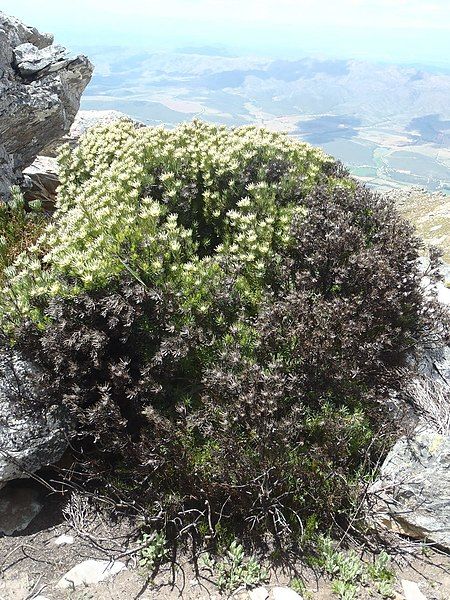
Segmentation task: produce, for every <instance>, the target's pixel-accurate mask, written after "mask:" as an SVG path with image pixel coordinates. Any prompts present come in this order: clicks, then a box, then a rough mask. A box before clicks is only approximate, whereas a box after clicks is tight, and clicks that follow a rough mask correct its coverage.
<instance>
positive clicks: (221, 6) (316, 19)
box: [2, 0, 450, 29]
mask: <svg viewBox="0 0 450 600" xmlns="http://www.w3.org/2000/svg"><path fill="white" fill-rule="evenodd" d="M2 5H3V10H5V11H7V12H12V13H17V14H19V15H22V14H30V15H32V14H37V12H38V11H39V13H40V15H41V20H42V16H43V14H44V15H45V13H48V15H49V17H51V16H52V14H53V15H61V16H62V15H66V16H67V17H68V18H69V17H70V18H73V19H75V20H76V21H83V20H90V19H95V20H98V19H103V20H104V22H106V23H109V22H112V21H115V20H117V19H121V22H122V23H123V24H124V25H125V24H126V25H127V26H130V24H132V23H133V21H134V20H136V19H137V20H138V22H139V21H140V22H142V20H145V21H148V24H149V27H151V25H152V23H153V22H156V21H159V20H161V19H164V20H166V19H168V20H174V21H184V22H185V23H186V27H189V25H190V23H196V24H198V23H215V24H216V25H220V24H223V25H226V24H235V25H240V24H242V25H246V24H248V25H252V24H253V25H265V26H270V25H274V26H275V25H277V26H279V25H291V26H298V27H300V28H302V27H311V26H322V27H323V26H325V27H377V28H386V29H392V28H405V29H407V28H419V29H425V28H431V29H450V2H449V1H448V0H434V1H433V0H432V1H431V2H426V1H425V0H322V1H320V0H147V1H145V0H127V1H126V2H124V1H123V0H65V1H63V2H62V1H61V0H46V1H45V2H42V3H41V2H39V3H37V2H35V0H3V1H2Z"/></svg>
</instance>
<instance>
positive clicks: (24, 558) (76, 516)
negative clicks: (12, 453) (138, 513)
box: [0, 495, 450, 600]
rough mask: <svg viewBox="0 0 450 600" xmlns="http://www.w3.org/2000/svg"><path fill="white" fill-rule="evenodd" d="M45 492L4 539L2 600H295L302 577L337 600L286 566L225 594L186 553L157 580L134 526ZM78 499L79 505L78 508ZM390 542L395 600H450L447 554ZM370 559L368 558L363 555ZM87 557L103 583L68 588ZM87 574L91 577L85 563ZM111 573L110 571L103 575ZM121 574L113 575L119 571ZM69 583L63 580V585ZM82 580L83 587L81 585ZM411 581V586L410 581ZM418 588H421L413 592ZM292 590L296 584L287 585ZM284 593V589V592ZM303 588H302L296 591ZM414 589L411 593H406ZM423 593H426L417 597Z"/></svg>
mask: <svg viewBox="0 0 450 600" xmlns="http://www.w3.org/2000/svg"><path fill="white" fill-rule="evenodd" d="M75 497H76V498H78V499H77V500H75V501H74V500H73V498H72V501H71V502H69V504H68V501H67V498H62V497H60V496H55V495H48V496H47V498H46V500H45V509H44V510H43V511H42V512H41V513H40V515H39V516H38V517H36V519H35V520H34V521H33V522H32V524H31V525H30V526H29V527H28V528H27V529H25V530H24V531H22V532H20V533H17V534H15V535H13V536H5V537H3V538H0V557H1V558H0V599H1V600H31V599H33V598H34V599H36V600H43V599H44V598H47V599H48V600H63V599H69V598H70V599H73V600H100V599H105V600H106V599H108V600H113V599H114V600H125V599H138V598H142V599H147V600H150V599H151V600H156V599H161V598H167V599H168V600H172V599H175V598H180V597H182V598H184V599H186V600H194V599H195V600H197V599H203V598H204V599H210V600H213V599H214V598H215V599H216V600H219V599H222V598H229V597H233V598H239V599H244V598H248V599H249V600H250V599H251V600H267V599H273V600H295V599H297V600H298V597H299V596H298V595H297V596H296V595H294V591H293V590H292V587H295V585H293V583H292V581H293V578H294V577H297V578H301V579H302V580H303V581H304V583H305V587H306V591H304V590H302V591H301V594H302V596H300V597H303V598H304V600H308V598H310V599H314V600H316V599H317V600H331V599H333V598H338V596H336V595H335V594H333V593H332V591H331V582H330V580H329V578H327V577H326V576H324V575H323V574H321V573H320V571H319V570H313V569H311V568H308V567H305V566H304V565H302V564H301V562H298V563H297V564H294V563H293V562H291V563H290V565H289V568H286V567H285V568H283V567H281V566H278V567H273V566H272V567H271V568H270V580H269V581H268V582H267V583H265V584H264V585H263V586H261V588H263V589H258V590H256V591H253V592H249V591H246V590H245V589H243V588H240V589H238V590H236V591H235V592H234V593H225V594H221V593H220V592H219V590H218V588H217V586H216V585H215V583H214V579H215V575H214V573H213V572H212V571H211V570H210V569H209V568H207V567H205V566H204V565H203V566H202V561H201V560H200V561H199V565H200V566H199V572H198V573H196V572H195V569H194V567H193V563H192V561H191V560H189V558H188V557H187V555H183V554H180V556H178V557H177V561H176V564H174V563H170V562H168V563H167V564H165V565H164V566H163V567H162V568H161V569H160V571H159V573H158V574H157V575H156V577H155V579H154V580H153V581H152V580H151V578H150V576H149V573H148V572H147V571H146V570H145V569H143V568H142V567H140V566H139V564H138V555H137V553H136V552H134V551H133V550H134V549H135V548H136V547H137V542H136V531H133V527H132V526H131V523H130V522H128V521H126V520H122V521H120V522H117V521H116V522H113V521H112V520H111V519H109V518H108V516H107V514H106V513H103V512H93V511H92V510H91V509H90V508H89V507H88V505H83V501H82V500H80V498H79V497H77V496H75ZM74 502H75V503H74ZM387 535H388V537H387V538H385V541H386V543H387V544H388V548H389V552H390V554H391V556H392V566H393V570H394V571H395V582H394V584H393V588H394V594H395V595H394V596H393V597H394V598H396V599H397V600H400V599H406V600H423V598H426V599H427V600H447V599H448V598H449V597H450V556H448V555H446V554H445V553H442V552H438V551H437V550H436V549H432V548H431V547H429V546H426V545H424V544H419V543H416V542H412V541H410V540H408V539H406V538H402V537H398V536H393V535H392V534H387ZM356 552H358V553H361V554H362V556H363V560H364V561H367V562H370V561H371V559H372V557H371V555H370V554H368V553H366V554H363V553H362V550H361V549H358V548H356ZM87 560H90V561H92V560H97V561H98V560H101V561H104V562H103V563H101V565H100V568H99V569H97V570H96V569H95V568H94V567H95V564H93V563H90V565H89V566H90V572H91V575H92V573H93V575H92V578H93V579H94V580H95V578H96V576H97V577H98V578H100V579H101V578H102V577H106V575H107V574H108V573H112V574H111V575H110V576H109V577H107V578H106V580H105V581H100V582H98V583H91V584H84V583H82V582H81V581H78V580H77V577H78V578H79V575H80V573H78V575H77V574H76V573H75V574H74V573H73V572H72V574H71V575H70V574H69V575H67V576H66V579H67V580H70V581H75V583H76V585H75V586H74V585H72V584H71V582H70V581H68V582H67V583H66V584H65V585H66V587H64V584H63V583H61V581H62V578H63V577H64V575H65V574H67V572H68V571H70V570H71V569H73V568H74V567H75V566H76V565H80V564H81V563H84V561H87ZM83 566H84V577H87V575H86V573H87V570H86V568H87V566H88V565H86V564H84V565H83ZM105 569H106V570H105ZM114 572H116V574H114ZM63 581H64V580H63ZM77 581H78V584H77ZM407 582H409V583H407ZM414 584H417V587H414ZM290 586H292V587H290ZM281 588H282V589H281ZM296 589H298V588H296ZM408 590H412V591H408ZM419 590H420V592H421V593H422V594H423V596H420V595H418V594H419ZM382 597H383V596H381V595H379V594H377V593H376V592H374V590H373V588H371V587H368V586H360V587H359V589H358V592H357V595H356V596H355V598H357V599H361V600H364V599H367V600H368V599H369V598H374V599H376V598H382Z"/></svg>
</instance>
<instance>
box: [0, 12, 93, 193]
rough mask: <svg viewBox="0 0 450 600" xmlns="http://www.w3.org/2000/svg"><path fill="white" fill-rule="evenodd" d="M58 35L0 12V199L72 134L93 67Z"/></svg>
mask: <svg viewBox="0 0 450 600" xmlns="http://www.w3.org/2000/svg"><path fill="white" fill-rule="evenodd" d="M52 42H53V36H51V35H48V34H42V33H40V32H39V31H37V30H36V29H35V28H32V27H27V26H26V25H24V24H23V23H21V22H20V21H18V20H17V19H15V18H13V17H8V16H7V15H5V14H4V13H1V12H0V74H1V78H0V199H2V198H3V199H7V198H8V197H9V187H10V185H11V184H12V183H15V182H16V181H17V180H18V178H20V175H21V172H22V170H23V169H24V168H25V167H27V166H28V165H30V164H31V163H32V162H33V160H34V159H35V158H36V156H37V155H38V154H39V152H40V151H41V150H42V149H43V148H44V147H45V146H47V145H48V144H49V143H50V142H52V141H53V140H55V139H58V138H60V137H61V136H62V135H64V134H65V133H67V131H69V129H70V126H71V124H72V122H73V120H74V118H75V115H76V113H77V111H78V108H79V104H80V97H81V94H82V92H83V90H84V89H85V87H86V85H87V84H88V83H89V80H90V78H91V75H92V71H93V67H92V65H91V63H90V62H89V60H88V59H87V58H86V57H85V56H71V55H70V54H68V53H67V51H66V50H65V49H64V48H63V47H62V46H58V45H53V44H52Z"/></svg>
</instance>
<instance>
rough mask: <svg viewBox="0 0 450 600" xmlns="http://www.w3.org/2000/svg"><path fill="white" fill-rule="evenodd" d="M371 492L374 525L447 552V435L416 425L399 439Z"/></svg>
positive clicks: (449, 471) (449, 479) (449, 449)
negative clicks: (413, 429) (438, 546)
mask: <svg viewBox="0 0 450 600" xmlns="http://www.w3.org/2000/svg"><path fill="white" fill-rule="evenodd" d="M371 491H372V496H373V497H374V498H376V500H377V502H376V507H375V510H374V515H373V516H374V520H375V522H376V523H378V524H380V525H383V526H385V527H387V528H389V529H391V530H394V531H396V532H398V533H402V534H405V535H408V536H410V537H413V538H417V539H427V540H429V541H432V542H435V543H437V544H439V545H441V546H443V547H445V548H450V432H447V433H439V432H438V431H437V430H436V429H435V428H434V427H433V428H431V427H427V426H425V425H419V426H418V427H417V429H416V430H415V431H414V433H413V434H412V435H410V436H404V437H402V438H401V439H400V440H398V442H397V443H396V444H395V445H394V447H393V448H392V450H391V451H390V452H389V455H388V457H387V458H386V460H385V462H384V464H383V466H382V468H381V476H380V479H379V480H378V481H377V482H376V483H375V484H374V485H373V486H372V490H371Z"/></svg>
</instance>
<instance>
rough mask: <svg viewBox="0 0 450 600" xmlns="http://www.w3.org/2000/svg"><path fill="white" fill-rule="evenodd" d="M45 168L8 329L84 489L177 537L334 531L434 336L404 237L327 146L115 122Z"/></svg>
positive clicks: (415, 246) (413, 252) (412, 242)
mask: <svg viewBox="0 0 450 600" xmlns="http://www.w3.org/2000/svg"><path fill="white" fill-rule="evenodd" d="M60 165H61V187H60V189H59V196H58V202H57V210H56V213H55V215H54V218H53V219H52V221H51V223H50V224H49V225H48V226H47V227H46V229H45V231H44V233H43V234H42V236H41V237H40V238H39V240H38V241H37V242H36V243H35V244H34V245H33V246H32V247H30V248H29V249H28V250H27V251H26V252H24V253H23V254H21V255H20V256H19V257H18V258H17V259H16V261H15V263H14V264H13V266H9V267H8V268H7V273H6V275H7V277H6V283H5V284H4V288H3V291H2V299H1V323H2V327H3V329H4V331H5V332H6V333H7V334H8V335H9V336H10V337H11V338H12V339H13V340H15V343H16V344H17V346H18V347H19V348H21V349H22V351H23V352H24V353H25V354H27V355H28V356H29V357H30V358H32V359H33V360H34V361H36V362H37V363H39V365H40V366H41V368H42V369H43V371H44V373H45V378H46V381H47V383H48V385H49V390H51V394H49V396H48V398H49V402H51V403H57V404H61V405H64V406H65V407H66V408H67V410H69V411H70V413H71V414H72V416H73V418H74V420H75V422H76V423H77V430H76V435H77V441H76V443H77V444H79V445H80V446H81V447H85V448H87V447H88V448H89V454H88V455H86V456H89V457H90V458H89V460H90V461H91V469H92V472H95V470H96V469H97V471H98V473H100V472H101V473H102V476H101V477H100V476H99V478H98V479H97V481H103V485H105V486H106V489H108V490H109V492H110V493H111V494H113V493H114V494H116V495H118V496H120V497H121V498H123V499H125V500H130V499H135V498H138V499H139V505H140V506H144V507H146V510H147V511H148V514H149V518H152V517H155V518H156V516H157V515H158V516H159V517H160V518H161V522H164V523H166V524H167V523H171V524H172V526H173V529H174V530H176V531H180V530H183V531H190V532H196V533H198V534H202V533H203V534H204V533H205V531H206V532H207V533H208V535H212V536H214V535H215V533H217V531H218V528H219V529H221V531H223V527H224V526H225V527H228V528H231V529H234V530H235V532H240V533H241V534H246V533H250V532H252V533H254V534H256V535H265V534H266V533H267V532H272V533H273V534H274V535H278V536H281V537H284V539H288V538H290V539H295V538H296V537H297V538H298V536H299V535H300V533H301V531H302V528H303V527H304V524H305V523H306V522H308V523H311V522H317V523H318V524H319V526H327V525H329V524H330V523H332V522H336V520H339V519H341V518H342V515H343V514H345V510H346V508H347V507H348V506H349V502H350V501H351V500H350V498H351V497H352V495H353V494H354V490H355V487H356V488H357V480H358V479H357V476H358V475H360V474H361V473H364V472H367V470H369V469H370V468H371V466H372V464H373V462H372V461H373V460H374V455H373V453H375V459H376V458H379V456H377V455H376V453H377V452H378V448H379V445H378V444H377V443H376V440H377V436H378V433H379V431H380V429H383V428H384V427H385V425H386V423H387V421H388V414H387V413H388V411H387V408H386V399H387V398H388V397H389V393H390V392H392V390H396V389H398V387H399V381H398V377H399V375H398V373H399V371H398V366H399V364H400V363H401V360H402V356H403V354H404V352H405V350H406V349H410V348H411V347H413V346H414V345H415V344H416V343H417V342H418V340H419V339H420V338H421V336H423V335H424V333H426V332H429V331H430V326H431V322H432V321H433V320H436V319H435V316H436V313H433V311H434V310H435V307H434V304H433V296H432V294H431V296H430V294H428V295H427V297H426V298H425V296H424V290H423V288H422V287H421V285H420V279H421V275H420V273H419V270H418V266H417V264H418V261H417V259H418V251H419V242H418V240H417V239H416V238H415V237H414V235H413V233H412V231H411V228H410V227H409V226H408V225H407V224H406V223H405V222H404V221H402V220H401V219H400V218H399V216H398V215H397V213H396V212H395V210H394V209H393V207H392V206H391V205H390V204H389V203H388V202H387V201H386V200H385V199H382V198H381V197H380V196H378V195H377V194H375V193H374V192H371V191H369V190H368V189H366V188H365V187H363V186H362V185H360V184H358V183H357V182H356V181H355V180H353V179H351V178H350V177H349V176H348V174H347V173H346V171H345V170H344V169H343V168H342V167H341V166H340V165H339V164H336V163H335V162H334V161H333V160H332V159H330V158H329V157H327V156H326V155H324V154H323V153H322V151H320V150H317V149H314V148H312V147H310V146H308V145H306V144H302V143H299V142H297V141H295V140H293V139H290V138H288V137H287V136H285V135H281V134H277V133H271V132H269V131H266V130H264V129H259V128H256V127H244V128H239V129H233V130H230V129H228V128H226V127H216V126H212V125H207V124H204V123H201V122H198V121H194V122H192V123H188V124H184V125H181V126H179V127H177V128H176V129H174V130H166V129H163V128H142V129H135V128H134V127H133V125H132V124H131V123H129V122H127V121H121V122H118V123H114V124H112V125H108V126H106V127H101V128H96V129H93V130H91V131H90V132H89V133H88V134H87V135H85V136H84V138H83V139H82V141H81V143H80V145H79V147H78V148H76V149H75V150H73V151H71V150H69V148H67V147H66V148H64V149H63V150H62V153H61V156H60ZM364 469H365V471H364ZM355 482H356V483H355ZM219 521H220V523H219ZM225 522H226V524H225V525H224V523H225ZM218 523H219V525H218Z"/></svg>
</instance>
